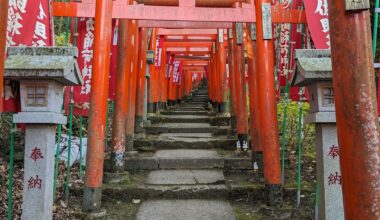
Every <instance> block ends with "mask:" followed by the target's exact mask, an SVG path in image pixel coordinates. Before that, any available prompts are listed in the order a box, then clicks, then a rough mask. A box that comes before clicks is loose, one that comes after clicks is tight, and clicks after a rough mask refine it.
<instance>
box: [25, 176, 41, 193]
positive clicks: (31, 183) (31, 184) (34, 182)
mask: <svg viewBox="0 0 380 220" xmlns="http://www.w3.org/2000/svg"><path fill="white" fill-rule="evenodd" d="M41 187H42V179H40V178H39V177H38V175H36V177H35V178H34V177H30V179H29V180H28V190H30V189H41Z"/></svg>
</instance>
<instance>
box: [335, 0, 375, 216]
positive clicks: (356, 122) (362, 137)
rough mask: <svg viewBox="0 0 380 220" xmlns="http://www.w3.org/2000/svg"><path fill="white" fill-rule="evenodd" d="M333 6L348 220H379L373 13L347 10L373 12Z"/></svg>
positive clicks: (338, 2) (338, 4) (337, 101)
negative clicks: (372, 46) (372, 36)
mask: <svg viewBox="0 0 380 220" xmlns="http://www.w3.org/2000/svg"><path fill="white" fill-rule="evenodd" d="M328 3H329V20H330V27H331V28H330V30H331V31H330V34H331V49H332V51H331V53H332V70H333V84H334V93H335V108H336V120H337V126H338V129H337V130H338V143H339V146H340V149H341V150H340V164H341V172H342V188H343V200H344V212H345V216H346V218H347V219H379V216H380V175H379V174H380V147H379V122H378V116H377V105H376V88H375V76H374V69H373V57H372V52H371V45H372V43H371V28H370V12H369V11H368V10H366V9H364V10H363V9H358V8H356V10H346V6H352V7H354V8H355V7H357V6H359V8H363V7H362V6H363V5H364V6H366V7H364V8H369V2H368V1H365V0H362V1H355V2H354V1H347V0H346V1H344V0H329V2H328ZM345 3H347V4H348V5H346V4H345ZM365 3H368V5H365ZM348 39H349V40H348Z"/></svg>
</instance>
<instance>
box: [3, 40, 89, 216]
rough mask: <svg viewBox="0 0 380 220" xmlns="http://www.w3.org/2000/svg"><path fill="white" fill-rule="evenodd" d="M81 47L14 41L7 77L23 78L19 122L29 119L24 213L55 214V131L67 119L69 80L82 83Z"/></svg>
mask: <svg viewBox="0 0 380 220" xmlns="http://www.w3.org/2000/svg"><path fill="white" fill-rule="evenodd" d="M76 57H77V50H76V48H61V47H59V48H58V47H10V48H9V49H8V58H7V60H6V63H5V78H6V79H10V80H14V81H16V80H17V81H19V82H20V98H21V100H20V101H21V112H20V113H18V114H15V115H14V117H13V122H14V123H23V124H26V131H25V156H24V184H23V186H24V188H23V210H22V216H21V218H22V219H25V220H29V219H30V220H36V219H38V220H47V219H52V216H53V197H54V196H53V180H54V161H55V156H54V153H55V146H56V144H55V133H56V125H57V124H66V122H67V119H66V117H65V116H64V115H62V113H61V108H62V103H63V91H64V86H65V85H80V84H81V83H82V77H81V74H80V72H79V70H78V64H77V62H76Z"/></svg>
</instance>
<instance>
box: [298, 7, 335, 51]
mask: <svg viewBox="0 0 380 220" xmlns="http://www.w3.org/2000/svg"><path fill="white" fill-rule="evenodd" d="M304 4H305V11H306V19H307V24H308V27H309V29H310V34H311V38H312V39H313V42H314V45H315V48H316V49H329V48H330V27H329V19H328V3H327V0H307V1H304Z"/></svg>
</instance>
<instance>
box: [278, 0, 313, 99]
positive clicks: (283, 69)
mask: <svg viewBox="0 0 380 220" xmlns="http://www.w3.org/2000/svg"><path fill="white" fill-rule="evenodd" d="M283 7H284V8H289V7H292V8H298V9H302V7H303V1H302V0H294V1H293V2H292V1H285V2H284V3H283ZM301 27H302V26H301V25H296V24H293V25H291V24H281V26H280V42H279V45H278V47H279V55H280V57H279V58H280V60H279V66H278V71H279V72H278V73H279V74H278V76H279V79H278V81H279V86H280V87H285V86H286V80H289V78H290V77H291V75H292V70H293V67H294V64H295V63H294V50H295V49H300V48H302V37H303V36H302V34H303V30H302V28H301ZM279 94H280V88H278V95H279ZM303 95H305V96H307V94H303ZM289 98H290V99H291V100H293V101H298V100H299V88H298V87H291V88H290V90H289Z"/></svg>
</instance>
